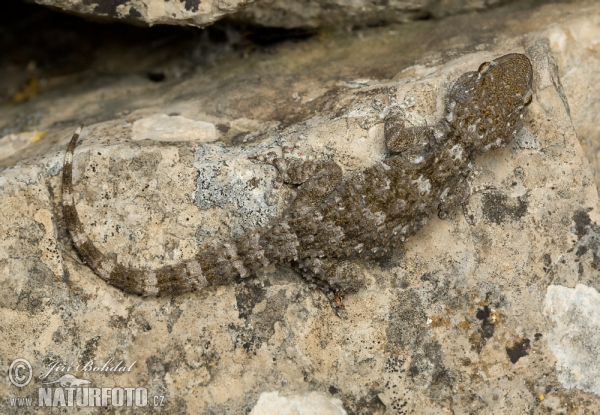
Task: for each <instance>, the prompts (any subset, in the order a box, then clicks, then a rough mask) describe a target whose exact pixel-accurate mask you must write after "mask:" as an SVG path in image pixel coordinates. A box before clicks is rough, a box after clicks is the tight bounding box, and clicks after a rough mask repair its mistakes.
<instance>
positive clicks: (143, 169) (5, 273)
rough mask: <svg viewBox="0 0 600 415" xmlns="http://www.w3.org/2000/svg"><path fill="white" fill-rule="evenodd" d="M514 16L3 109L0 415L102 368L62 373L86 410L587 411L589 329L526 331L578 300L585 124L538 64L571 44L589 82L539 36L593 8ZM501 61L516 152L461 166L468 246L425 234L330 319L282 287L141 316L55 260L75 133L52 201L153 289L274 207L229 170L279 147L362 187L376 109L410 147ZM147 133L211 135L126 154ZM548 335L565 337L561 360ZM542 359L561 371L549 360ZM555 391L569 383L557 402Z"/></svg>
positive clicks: (251, 170)
mask: <svg viewBox="0 0 600 415" xmlns="http://www.w3.org/2000/svg"><path fill="white" fill-rule="evenodd" d="M519 7H523V6H522V5H520V6H519ZM519 7H517V6H516V5H511V6H510V7H506V8H499V9H496V10H494V11H492V12H488V13H484V14H480V15H477V18H474V17H473V16H470V17H469V16H457V17H452V18H449V19H447V20H443V21H440V22H435V23H434V22H418V23H414V24H411V25H404V26H407V27H402V26H396V27H386V28H376V29H369V30H363V31H360V32H358V33H353V34H352V35H351V36H348V35H344V36H340V37H336V36H333V35H331V36H329V37H325V38H315V39H311V40H308V41H306V42H305V43H285V44H282V45H279V46H278V47H276V48H274V49H270V50H269V51H268V53H263V52H260V51H259V52H255V53H250V54H248V55H247V57H246V58H244V59H238V58H236V57H231V56H230V57H228V58H227V59H224V60H223V61H221V62H219V64H218V66H217V67H216V68H214V69H202V70H200V71H198V72H196V73H192V74H190V75H189V76H187V77H182V78H176V77H174V78H167V80H166V81H165V82H163V83H155V82H152V81H149V80H148V79H147V78H144V77H141V76H139V74H138V73H134V74H131V73H127V72H123V73H120V74H119V76H117V75H113V76H112V77H104V78H97V77H95V76H94V75H95V74H86V75H81V77H80V78H77V82H76V83H75V85H74V86H72V85H67V86H65V87H64V88H61V89H56V90H48V91H46V92H44V93H42V94H41V95H39V96H38V97H35V98H33V99H31V100H30V101H28V102H26V103H24V104H21V105H19V106H13V107H7V108H6V110H5V111H3V112H2V114H1V115H0V123H1V124H0V126H1V130H2V131H3V132H4V133H3V135H6V136H8V135H9V134H10V135H11V137H14V135H15V134H20V133H24V132H32V131H36V132H40V133H41V132H43V133H44V134H43V135H42V136H40V137H41V138H39V139H38V140H37V141H35V142H32V141H34V140H31V138H32V137H34V136H33V135H32V136H27V137H26V138H23V140H21V142H20V144H19V148H18V150H17V151H16V152H14V153H13V154H12V155H11V154H3V156H5V157H3V158H2V159H1V160H0V163H2V166H5V167H4V169H3V170H2V171H1V172H0V283H1V284H2V287H3V289H2V291H0V307H1V308H2V310H1V311H0V313H1V315H2V316H3V318H2V319H1V320H0V330H1V332H2V336H3V341H2V342H0V370H1V371H3V373H8V371H9V366H10V364H11V362H12V361H13V360H14V359H16V358H25V359H27V360H28V361H29V362H31V364H32V366H33V368H34V376H35V378H34V380H33V381H32V383H31V384H29V385H28V386H26V387H25V388H22V389H18V388H16V387H14V386H12V385H11V384H10V383H8V381H7V380H6V379H3V380H2V382H1V383H0V385H1V386H0V391H2V396H1V397H0V398H1V399H2V400H0V405H2V408H1V409H2V412H3V413H15V414H16V413H23V411H22V410H21V409H17V408H12V409H11V407H8V405H9V401H8V400H7V398H8V397H19V396H33V397H35V396H37V388H38V387H40V386H42V384H41V382H42V380H40V379H39V376H40V375H42V374H43V373H44V371H47V370H48V368H49V367H50V365H52V364H53V362H55V361H59V362H61V363H65V364H78V363H82V364H83V363H87V362H88V361H90V360H93V361H94V362H95V364H97V365H102V364H103V363H104V362H106V361H107V360H108V359H110V358H114V361H115V362H118V361H120V360H123V361H124V363H125V364H126V365H131V364H133V367H132V370H131V371H130V372H125V373H101V372H79V371H76V370H71V371H69V373H71V374H73V375H75V376H77V377H78V378H84V379H87V380H90V381H91V382H92V383H91V385H92V386H93V387H112V386H129V385H133V386H141V387H146V388H148V392H149V395H151V396H154V395H163V396H166V401H165V405H167V407H166V408H165V412H169V413H214V414H221V413H248V412H249V411H250V410H252V408H253V407H254V406H255V405H256V403H257V402H258V400H259V398H260V396H261V394H263V393H265V392H278V394H279V396H280V397H288V399H290V400H291V399H293V398H289V397H290V396H296V395H302V396H310V393H311V392H315V393H318V394H319V395H318V396H320V397H322V396H323V394H326V395H328V396H329V397H330V398H334V399H339V400H340V401H341V405H342V406H343V409H344V410H345V411H346V412H347V413H349V414H359V413H362V414H377V413H385V412H387V413H390V414H402V413H427V414H438V413H439V414H443V413H448V412H454V413H456V414H468V413H482V414H491V413H534V414H546V413H581V414H583V413H597V412H600V404H599V401H600V400H599V398H598V395H597V394H596V393H594V392H592V391H591V390H592V389H591V388H589V389H588V387H587V386H585V385H586V384H587V385H590V384H592V383H593V382H594V381H595V379H589V376H592V375H588V373H592V372H591V371H589V372H588V371H585V370H583V368H582V365H584V364H585V363H582V362H581V360H580V359H581V357H583V356H592V357H593V356H597V354H594V353H593V352H594V350H597V344H596V343H597V340H595V337H594V336H595V334H593V333H592V335H583V336H581V337H577V336H574V334H575V333H586V330H589V329H588V328H593V327H596V326H597V325H598V321H597V319H598V317H597V313H596V314H593V313H592V314H590V317H589V318H588V319H587V320H582V319H581V318H580V317H579V316H578V315H575V314H572V313H571V314H570V313H567V314H565V315H562V314H561V315H560V317H559V315H557V316H556V317H553V315H552V314H551V313H548V311H546V315H544V311H545V310H548V305H549V304H550V303H549V302H551V304H553V305H557V304H567V302H565V301H563V302H562V303H561V301H558V300H556V296H555V295H554V294H555V293H557V292H564V293H573V290H575V292H582V291H583V292H587V293H588V294H589V293H591V292H592V289H594V290H596V291H599V290H600V279H599V278H598V270H599V269H600V265H599V264H600V237H599V236H598V235H600V233H599V231H598V226H599V225H598V223H599V222H598V220H599V217H598V194H597V190H596V186H595V183H594V180H593V175H592V171H591V169H590V166H589V163H588V161H587V159H586V154H585V151H584V149H583V148H582V146H581V144H580V141H579V140H578V138H577V136H576V134H575V130H576V129H579V128H580V126H579V124H578V121H576V120H582V119H584V118H585V117H583V116H580V115H578V116H577V117H576V116H575V115H574V105H573V104H572V103H571V102H568V105H567V100H566V99H565V97H571V96H583V94H582V91H583V90H585V89H586V88H587V84H586V83H585V82H582V83H579V84H577V85H575V84H569V85H571V88H574V89H571V90H569V89H563V86H565V85H567V83H566V82H562V84H561V82H560V77H559V75H560V73H561V72H563V71H565V68H563V67H561V66H560V65H557V64H556V63H557V62H565V61H566V60H565V57H564V56H563V53H565V51H568V50H572V48H571V46H574V45H576V44H585V45H588V49H589V50H591V51H592V52H594V51H595V55H594V54H593V53H592V57H591V58H590V61H589V62H588V65H592V64H593V59H592V58H593V57H594V56H597V46H594V45H597V42H596V41H594V40H593V36H597V33H596V32H594V31H580V32H578V33H580V36H579V37H578V38H577V39H575V38H574V37H572V36H565V37H564V38H561V42H560V43H556V42H555V41H554V40H553V39H554V38H553V37H552V36H551V35H553V34H556V33H568V32H567V29H568V28H573V25H575V23H574V22H576V26H577V27H582V24H583V23H585V22H588V21H589V22H594V21H597V20H595V19H597V18H598V16H599V15H600V9H599V6H598V5H597V3H595V2H587V3H586V2H579V3H571V4H555V5H546V6H543V7H541V8H534V9H525V10H526V13H525V12H524V11H523V10H524V9H522V8H519ZM484 29H485V30H486V31H485V33H484V31H483V30H484ZM405 30H406V31H405ZM569 30H571V29H569ZM573 30H574V29H573ZM390 31H394V32H395V34H394V36H390ZM584 35H586V36H591V37H592V38H585V36H584ZM427 39H433V40H427ZM441 39H446V41H445V42H442V41H441ZM494 39H496V41H494ZM428 42H433V43H428ZM432 45H436V47H433V46H432ZM594 48H595V49H594ZM399 50H402V51H406V52H405V53H402V54H400V53H398V51H399ZM508 52H521V53H526V54H528V56H529V57H530V58H531V60H532V62H533V65H534V73H535V79H534V85H535V94H534V99H533V102H532V104H531V106H530V107H529V109H528V112H527V116H526V119H525V124H526V128H524V129H523V130H522V131H521V133H520V136H519V137H518V139H517V140H515V142H514V143H513V144H512V145H510V146H509V147H507V148H505V149H502V150H496V151H493V152H491V153H489V154H486V155H485V156H483V157H480V158H478V159H477V160H476V164H477V168H478V169H479V170H480V174H479V176H478V177H477V178H476V179H475V182H474V184H475V185H478V184H482V183H488V182H491V183H493V184H494V185H495V189H493V190H490V191H487V192H483V193H479V194H476V195H475V196H474V197H473V198H472V199H471V202H470V204H469V206H470V209H471V211H472V213H473V214H474V222H475V223H474V225H470V224H469V223H468V222H467V221H466V220H465V218H464V217H463V215H462V214H461V212H458V211H457V212H454V214H453V215H450V217H449V218H448V219H447V220H443V221H442V220H439V219H437V218H436V219H432V220H431V222H430V223H429V224H428V225H427V226H426V227H425V228H424V229H422V231H421V232H420V233H419V234H417V235H416V237H414V238H412V239H411V240H410V241H409V243H408V244H407V245H406V246H405V249H403V250H401V251H399V252H397V253H395V254H394V255H393V256H392V257H391V258H389V260H387V261H383V262H381V263H358V264H357V265H359V266H360V267H361V268H362V269H363V270H364V271H365V275H366V277H367V287H366V288H365V289H363V290H361V291H360V292H358V293H357V294H355V295H351V296H349V297H347V298H346V303H347V309H348V315H349V317H348V319H346V320H341V319H339V318H337V317H336V316H335V315H334V314H333V313H332V311H331V308H330V307H329V304H328V302H327V300H326V299H325V298H324V297H323V296H322V295H321V294H320V293H319V292H309V293H302V292H301V291H300V290H301V289H302V287H303V283H302V281H301V279H300V278H298V277H297V276H296V275H295V274H294V273H293V272H292V271H290V270H288V269H285V268H279V269H267V270H264V273H262V274H261V275H260V276H259V277H258V278H256V279H252V280H247V281H242V282H240V283H239V284H238V285H235V286H228V287H219V288H215V289H211V290H208V291H203V292H201V293H200V294H199V295H194V294H190V295H184V296H180V297H176V298H163V299H142V298H139V297H134V296H128V295H124V294H123V293H121V292H119V291H118V290H116V289H114V288H111V287H110V286H107V285H106V284H104V283H103V282H102V281H101V280H99V279H98V278H97V277H96V276H95V275H94V274H93V273H92V271H91V270H90V269H89V268H88V267H86V266H85V265H83V264H82V263H80V261H79V260H78V258H77V256H76V254H75V252H74V250H73V248H72V245H71V243H70V240H69V238H68V236H67V234H66V231H65V227H64V221H63V218H62V217H61V214H60V208H59V205H58V200H59V190H60V188H59V183H60V173H61V168H62V158H63V155H64V149H65V147H66V143H67V142H68V140H69V138H70V135H71V134H72V132H73V131H74V129H75V127H76V126H77V124H79V123H80V122H84V123H85V124H86V125H88V127H87V128H86V130H84V134H83V135H82V142H81V145H80V146H79V147H78V148H77V150H76V152H75V160H74V187H75V193H76V203H77V207H78V209H80V212H81V213H82V220H83V221H84V225H85V226H86V229H87V230H88V233H89V235H90V236H91V238H92V239H93V240H94V242H95V243H96V244H97V246H98V247H99V248H100V249H102V250H105V251H108V252H114V253H116V254H117V259H118V261H120V262H122V263H124V264H126V265H131V266H141V265H143V266H150V267H159V266H161V265H162V264H165V263H175V262H178V261H180V260H181V259H182V258H189V257H190V256H192V255H193V253H194V252H195V249H196V247H197V246H198V244H199V243H202V242H205V241H207V240H209V239H210V238H227V237H228V236H229V235H232V234H235V233H236V232H243V231H244V230H245V229H247V227H249V226H253V224H255V223H263V221H266V220H268V219H269V218H270V217H273V216H276V215H278V214H280V211H281V207H282V206H284V205H285V201H286V198H287V196H288V193H289V192H290V189H288V188H282V189H280V190H277V191H274V192H273V193H274V195H273V196H274V197H275V198H276V200H277V201H279V204H278V205H273V206H271V205H268V204H266V203H265V201H266V198H267V196H268V195H269V194H270V193H271V192H272V188H271V183H272V180H273V174H274V172H273V170H272V169H271V168H269V167H268V166H264V165H262V164H257V163H253V162H249V161H248V160H247V159H246V158H245V157H244V154H250V153H253V152H256V151H263V150H266V149H269V148H271V147H272V146H273V145H274V144H276V143H278V142H293V143H295V151H296V152H298V153H302V154H305V155H309V156H313V157H324V156H325V157H331V158H333V159H334V160H336V162H338V163H340V164H341V165H342V166H343V167H344V169H345V170H346V171H351V170H354V169H362V168H364V167H366V166H369V165H371V164H372V163H373V162H374V161H376V160H380V159H381V158H382V157H383V156H384V143H383V125H382V123H381V108H382V105H385V104H389V103H391V102H395V103H397V104H398V105H404V106H405V107H406V119H407V123H408V124H409V125H424V124H432V123H433V122H435V121H436V120H437V119H439V117H440V114H441V112H442V110H443V102H442V98H443V96H444V94H445V92H446V91H447V89H448V87H449V84H450V82H451V81H453V80H455V79H456V78H457V77H458V76H459V75H460V74H462V73H464V72H466V71H468V70H474V69H476V68H477V67H478V66H479V64H481V63H482V62H484V61H486V60H490V59H493V58H495V57H498V56H500V55H503V54H505V53H508ZM104 64H105V65H106V66H109V64H110V62H107V63H104ZM171 65H172V66H170V67H171V68H175V67H176V63H171ZM571 68H572V71H576V66H573V67H571ZM569 73H571V72H569ZM587 73H591V72H587ZM96 76H97V75H96ZM573 76H574V77H575V75H573ZM390 88H393V89H392V91H395V92H393V93H392V94H390V93H389V92H390ZM586 99H587V98H586ZM590 99H592V98H590ZM590 102H591V101H590ZM591 105H592V104H590V106H591ZM569 108H570V112H569ZM165 116H169V117H182V118H184V119H186V120H192V121H193V122H202V124H199V125H201V126H204V127H207V124H212V125H213V126H214V130H212V129H210V128H206V129H203V131H205V132H206V131H209V130H210V131H214V133H215V134H216V135H217V140H215V141H212V142H207V141H211V140H212V138H210V139H207V137H206V136H205V135H200V136H197V137H196V139H195V141H189V140H188V141H182V142H176V143H174V142H171V141H167V142H164V141H159V139H160V136H155V137H153V138H154V139H153V140H137V141H136V140H134V138H136V134H135V131H136V128H139V126H140V125H141V126H144V122H143V121H142V120H144V119H146V120H147V119H156V118H157V117H162V118H164V117H165ZM177 120H179V118H176V119H175V121H174V125H177V126H181V125H182V124H186V123H187V121H184V122H183V123H181V122H178V121H177ZM170 121H173V120H170ZM138 123H140V124H138ZM136 124H137V125H138V127H136ZM190 133H192V132H191V131H190ZM165 134H166V135H169V134H170V133H169V132H167V133H165ZM186 137H187V135H186ZM138 138H139V135H138ZM182 138H185V137H182ZM169 139H171V138H169ZM3 140H4V139H3ZM10 140H14V139H13V138H10ZM6 142H8V140H6ZM23 143H24V144H23ZM2 148H4V147H2ZM6 148H8V147H6ZM11 148H12V147H11ZM248 178H250V179H249V180H248ZM244 183H246V185H244ZM269 208H270V209H271V210H268V209H269ZM577 284H581V285H584V286H586V287H588V288H585V289H582V288H581V287H579V288H572V287H577ZM549 287H551V288H550V289H549ZM299 291H300V292H299ZM586 298H592V295H591V294H590V295H587V297H586ZM565 318H566V319H570V320H565ZM567 322H568V324H570V326H569V327H570V329H571V331H570V332H569V333H571V334H573V336H571V337H565V338H564V341H565V343H561V341H562V339H560V338H559V337H558V336H560V333H557V330H560V328H561V327H563V326H562V325H563V324H567ZM571 339H573V340H574V341H573V342H570V340H571ZM580 340H581V342H580ZM557 342H558V343H557ZM586 342H589V343H586ZM557 344H559V345H563V344H564V345H567V346H568V347H574V350H575V351H574V352H573V353H570V354H569V356H568V358H566V359H565V358H564V357H563V355H562V354H561V350H566V349H565V347H564V346H562V349H561V348H559V349H556V345H557ZM577 356H581V357H580V358H577ZM134 362H135V363H134ZM557 365H560V371H557V369H556V368H557ZM590 370H591V369H590ZM566 373H574V374H576V373H579V374H581V375H582V378H580V379H576V380H575V381H571V380H569V382H571V383H565V380H564V378H563V376H564V374H566ZM63 374H64V373H52V374H50V375H49V376H48V380H56V379H58V378H60V377H61V376H62V375H63ZM586 376H587V377H588V378H587V379H586ZM319 399H322V398H319ZM316 401H317V399H315V400H314V401H313V403H314V402H316ZM154 411H155V410H154V409H152V408H145V409H140V410H135V411H129V410H128V409H127V408H120V409H118V408H114V412H116V413H129V412H137V413H146V412H148V413H149V412H154ZM31 412H35V410H32V411H31ZM38 412H39V413H48V410H47V409H40V410H39V411H38ZM79 412H80V413H95V412H96V411H94V410H93V408H89V409H86V408H82V409H81V410H80V411H79Z"/></svg>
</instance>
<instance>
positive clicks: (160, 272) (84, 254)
mask: <svg viewBox="0 0 600 415" xmlns="http://www.w3.org/2000/svg"><path fill="white" fill-rule="evenodd" d="M82 128H83V125H80V126H79V127H78V128H77V130H76V131H75V134H73V137H72V138H71V142H70V143H69V146H68V147H67V151H66V153H65V160H64V166H63V178H62V206H63V214H64V217H65V221H66V223H67V228H68V230H69V233H70V234H71V237H72V239H73V243H74V245H75V248H76V249H77V252H78V253H79V255H80V257H81V259H82V260H83V261H85V263H86V264H88V265H89V266H90V268H92V270H93V271H94V272H95V273H96V274H97V275H98V276H99V277H100V278H102V279H103V280H105V281H106V282H107V283H109V284H111V285H114V286H115V287H117V288H119V289H121V290H123V291H125V292H127V293H131V294H137V295H143V296H160V295H168V294H179V293H184V292H187V291H196V290H200V289H202V288H204V287H205V286H207V285H208V284H209V281H210V280H213V279H214V274H213V273H212V272H210V275H207V276H208V277H209V278H208V279H207V276H205V274H204V272H203V268H204V267H212V266H213V265H214V262H215V261H217V262H218V260H219V259H220V257H221V256H222V255H221V254H220V251H221V250H222V249H213V250H212V252H211V253H212V255H209V256H208V257H204V255H203V256H202V257H203V258H204V260H202V259H201V258H200V255H199V256H197V257H196V258H192V259H190V260H187V261H184V262H182V263H179V264H177V265H173V266H165V267H162V268H159V269H156V270H147V269H135V268H128V267H124V266H123V265H121V264H119V263H117V262H116V261H115V260H114V259H113V258H111V257H109V256H107V255H106V254H104V253H102V252H101V251H100V250H99V249H98V248H96V246H94V244H93V243H92V241H91V240H90V239H89V237H88V236H87V234H86V233H85V230H84V228H83V225H82V223H81V221H80V219H79V214H78V213H77V209H76V208H75V201H74V198H73V154H74V151H75V146H76V144H77V140H78V139H79V134H81V130H82ZM205 269H206V268H205ZM215 282H216V281H214V280H213V281H210V283H215Z"/></svg>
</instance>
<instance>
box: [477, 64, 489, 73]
mask: <svg viewBox="0 0 600 415" xmlns="http://www.w3.org/2000/svg"><path fill="white" fill-rule="evenodd" d="M490 63H491V62H483V63H482V64H481V65H479V69H477V72H479V73H483V72H485V71H486V70H487V68H488V67H489V66H490Z"/></svg>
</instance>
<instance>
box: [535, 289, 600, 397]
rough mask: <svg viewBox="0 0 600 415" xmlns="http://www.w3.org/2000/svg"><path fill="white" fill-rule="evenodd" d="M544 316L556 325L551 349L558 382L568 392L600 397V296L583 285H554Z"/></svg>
mask: <svg viewBox="0 0 600 415" xmlns="http://www.w3.org/2000/svg"><path fill="white" fill-rule="evenodd" d="M544 314H546V315H547V316H548V317H549V318H550V319H551V320H552V322H553V323H554V324H555V326H554V328H553V330H552V332H551V333H550V335H549V336H548V347H549V348H550V350H552V353H553V354H554V356H555V357H556V371H557V373H558V380H560V382H561V383H562V384H563V386H564V387H565V388H569V389H570V388H578V389H581V390H584V391H587V392H594V393H595V394H596V395H600V369H599V368H600V324H599V322H598V318H597V316H598V315H600V293H598V291H596V290H595V289H594V288H592V287H588V286H586V285H583V284H577V285H576V286H575V288H567V287H562V286H559V285H551V286H549V287H548V292H547V293H546V306H545V308H544Z"/></svg>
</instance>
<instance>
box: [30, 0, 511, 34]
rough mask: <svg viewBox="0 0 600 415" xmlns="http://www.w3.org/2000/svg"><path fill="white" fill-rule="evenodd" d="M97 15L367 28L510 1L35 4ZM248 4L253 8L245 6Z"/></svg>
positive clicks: (65, 0) (90, 0)
mask: <svg viewBox="0 0 600 415" xmlns="http://www.w3.org/2000/svg"><path fill="white" fill-rule="evenodd" d="M33 1H35V2H36V3H39V4H43V5H46V6H52V7H57V8H60V9H64V10H69V11H72V12H77V13H81V14H84V15H90V16H95V17H102V18H110V19H120V20H126V21H131V22H144V23H147V24H150V25H153V24H175V25H193V26H198V27H204V26H207V25H209V24H211V23H213V22H215V21H216V20H218V19H220V18H222V17H225V16H228V15H233V18H234V19H236V20H238V21H244V22H249V23H253V24H258V25H262V26H269V27H282V28H309V27H313V28H314V27H320V26H334V25H336V26H339V25H341V26H342V27H343V26H353V25H358V26H367V25H374V24H383V23H392V22H404V21H411V20H416V19H423V18H426V17H431V16H434V17H441V16H447V15H450V14H455V13H460V12H465V11H472V10H483V9H486V8H489V7H493V6H497V5H500V4H502V3H507V2H508V1H510V0H487V1H481V0H449V1H448V0H446V1H442V0H415V1H410V2H407V1H401V0H392V1H382V2H373V1H367V0H359V1H349V0H336V1H330V0H321V1H310V2H306V1H297V0H296V1H294V0H292V1H290V0H284V1H282V0H262V1H256V0H254V1H253V0H233V1H226V0H202V1H200V0H173V1H165V0H33ZM249 5H252V6H251V7H248V6H249Z"/></svg>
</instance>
